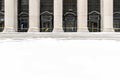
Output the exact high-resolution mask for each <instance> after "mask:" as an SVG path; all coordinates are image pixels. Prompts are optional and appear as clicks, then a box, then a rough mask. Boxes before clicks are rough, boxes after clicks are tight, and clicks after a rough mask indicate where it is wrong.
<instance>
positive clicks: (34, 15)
mask: <svg viewBox="0 0 120 80" xmlns="http://www.w3.org/2000/svg"><path fill="white" fill-rule="evenodd" d="M39 28H40V0H29V32H39V31H40V29H39Z"/></svg>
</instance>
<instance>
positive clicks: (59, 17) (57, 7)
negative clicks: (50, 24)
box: [53, 0, 63, 32]
mask: <svg viewBox="0 0 120 80" xmlns="http://www.w3.org/2000/svg"><path fill="white" fill-rule="evenodd" d="M62 4H63V1H62V0H54V30H53V32H63V28H62V21H63V6H62Z"/></svg>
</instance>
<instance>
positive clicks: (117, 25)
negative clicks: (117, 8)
mask: <svg viewBox="0 0 120 80" xmlns="http://www.w3.org/2000/svg"><path fill="white" fill-rule="evenodd" d="M113 24H114V31H115V32H120V14H114V23H113Z"/></svg>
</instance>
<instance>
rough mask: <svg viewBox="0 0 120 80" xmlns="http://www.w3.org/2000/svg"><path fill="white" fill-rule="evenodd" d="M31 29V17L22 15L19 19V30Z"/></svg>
mask: <svg viewBox="0 0 120 80" xmlns="http://www.w3.org/2000/svg"><path fill="white" fill-rule="evenodd" d="M28 29H29V18H28V16H27V15H21V16H20V17H19V19H18V32H27V31H28Z"/></svg>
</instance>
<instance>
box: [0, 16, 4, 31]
mask: <svg viewBox="0 0 120 80" xmlns="http://www.w3.org/2000/svg"><path fill="white" fill-rule="evenodd" d="M3 30H4V15H3V14H1V15H0V32H2V31H3Z"/></svg>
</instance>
